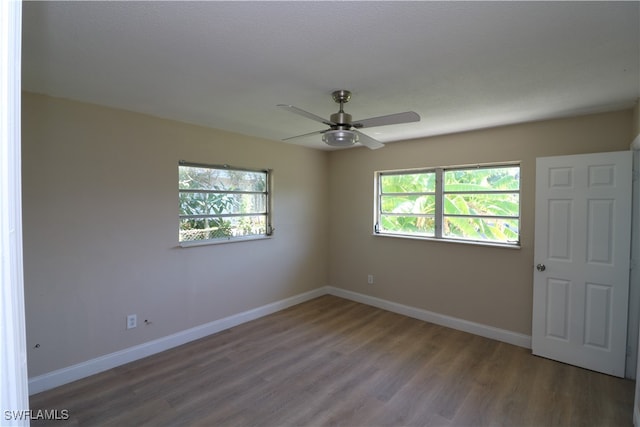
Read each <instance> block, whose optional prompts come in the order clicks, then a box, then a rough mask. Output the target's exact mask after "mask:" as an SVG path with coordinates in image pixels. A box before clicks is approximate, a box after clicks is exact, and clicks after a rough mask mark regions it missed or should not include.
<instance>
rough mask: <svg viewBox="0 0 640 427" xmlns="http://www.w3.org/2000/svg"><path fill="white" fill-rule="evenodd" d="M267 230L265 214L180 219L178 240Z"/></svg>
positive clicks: (244, 234)
mask: <svg viewBox="0 0 640 427" xmlns="http://www.w3.org/2000/svg"><path fill="white" fill-rule="evenodd" d="M266 232H267V225H266V216H265V215H255V216H243V217H234V218H216V217H211V218H206V219H195V220H194V219H181V220H180V232H179V239H180V242H189V241H198V240H211V239H228V238H231V237H243V236H255V235H264V234H266Z"/></svg>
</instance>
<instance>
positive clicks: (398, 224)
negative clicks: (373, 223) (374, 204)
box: [380, 215, 436, 236]
mask: <svg viewBox="0 0 640 427" xmlns="http://www.w3.org/2000/svg"><path fill="white" fill-rule="evenodd" d="M435 224H436V223H435V218H434V217H432V216H429V217H423V216H408V215H407V216H398V215H381V217H380V228H381V229H380V231H384V232H388V233H400V234H419V235H422V236H434V233H435V229H436V225H435Z"/></svg>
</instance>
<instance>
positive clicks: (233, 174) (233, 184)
mask: <svg viewBox="0 0 640 427" xmlns="http://www.w3.org/2000/svg"><path fill="white" fill-rule="evenodd" d="M178 173H179V186H178V188H179V189H180V190H189V189H193V190H226V191H265V190H266V188H267V174H266V172H254V171H242V170H230V169H215V168H206V167H195V166H179V167H178Z"/></svg>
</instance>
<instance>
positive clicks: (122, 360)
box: [29, 286, 531, 394]
mask: <svg viewBox="0 0 640 427" xmlns="http://www.w3.org/2000/svg"><path fill="white" fill-rule="evenodd" d="M326 294H330V295H335V296H338V297H341V298H345V299H348V300H352V301H356V302H360V303H363V304H367V305H370V306H373V307H378V308H381V309H383V310H388V311H391V312H394V313H398V314H403V315H405V316H409V317H413V318H415V319H419V320H423V321H425V322H431V323H435V324H437V325H441V326H446V327H449V328H452V329H457V330H460V331H464V332H469V333H472V334H475V335H480V336H483V337H486V338H491V339H494V340H497V341H502V342H506V343H509V344H514V345H517V346H520V347H525V348H531V337H530V336H529V335H523V334H518V333H516V332H511V331H507V330H504V329H499V328H494V327H492V326H486V325H482V324H479V323H474V322H469V321H467V320H462V319H458V318H455V317H450V316H445V315H443V314H438V313H434V312H431V311H427V310H423V309H420V308H415V307H410V306H407V305H403V304H398V303H395V302H391V301H387V300H383V299H380V298H376V297H372V296H369V295H364V294H360V293H357V292H352V291H347V290H345V289H340V288H335V287H332V286H325V287H322V288H318V289H314V290H313V291H309V292H305V293H303V294H299V295H295V296H293V297H290V298H286V299H283V300H280V301H276V302H273V303H271V304H267V305H263V306H261V307H258V308H254V309H252V310H248V311H244V312H242V313H238V314H234V315H232V316H229V317H225V318H223V319H218V320H214V321H213V322H209V323H205V324H204V325H200V326H196V327H194V328H191V329H187V330H184V331H181V332H178V333H175V334H172V335H168V336H166V337H162V338H159V339H156V340H153V341H149V342H146V343H143V344H140V345H136V346H133V347H129V348H125V349H124V350H120V351H116V352H115V353H110V354H106V355H104V356H100V357H97V358H95V359H91V360H87V361H85V362H82V363H78V364H76V365H72V366H68V367H66V368H62V369H58V370H55V371H52V372H48V373H46V374H43V375H39V376H37V377H33V378H30V379H29V394H35V393H40V392H42V391H46V390H50V389H52V388H55V387H58V386H61V385H63V384H68V383H70V382H73V381H76V380H79V379H82V378H85V377H88V376H90V375H94V374H98V373H100V372H103V371H106V370H109V369H112V368H115V367H117V366H120V365H124V364H126V363H129V362H133V361H135V360H138V359H142V358H144V357H147V356H151V355H153V354H156V353H160V352H162V351H165V350H169V349H171V348H174V347H177V346H180V345H182V344H186V343H188V342H191V341H194V340H197V339H200V338H204V337H206V336H208V335H211V334H215V333H217V332H220V331H223V330H225V329H229V328H232V327H234V326H237V325H240V324H242V323H245V322H249V321H251V320H255V319H258V318H260V317H263V316H266V315H269V314H272V313H275V312H277V311H280V310H284V309H285V308H288V307H291V306H294V305H296V304H300V303H302V302H305V301H308V300H311V299H313V298H316V297H319V296H322V295H326Z"/></svg>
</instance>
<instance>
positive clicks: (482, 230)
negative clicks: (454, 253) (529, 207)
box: [443, 216, 520, 243]
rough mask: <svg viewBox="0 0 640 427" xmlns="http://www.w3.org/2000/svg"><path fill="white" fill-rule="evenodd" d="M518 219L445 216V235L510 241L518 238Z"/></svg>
mask: <svg viewBox="0 0 640 427" xmlns="http://www.w3.org/2000/svg"><path fill="white" fill-rule="evenodd" d="M519 223H520V221H519V220H517V219H492V218H452V217H447V216H445V217H444V226H443V236H444V237H454V238H461V239H470V240H487V241H493V242H503V243H506V242H509V241H517V240H518V229H519Z"/></svg>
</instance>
